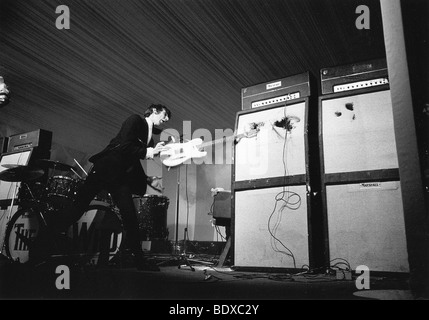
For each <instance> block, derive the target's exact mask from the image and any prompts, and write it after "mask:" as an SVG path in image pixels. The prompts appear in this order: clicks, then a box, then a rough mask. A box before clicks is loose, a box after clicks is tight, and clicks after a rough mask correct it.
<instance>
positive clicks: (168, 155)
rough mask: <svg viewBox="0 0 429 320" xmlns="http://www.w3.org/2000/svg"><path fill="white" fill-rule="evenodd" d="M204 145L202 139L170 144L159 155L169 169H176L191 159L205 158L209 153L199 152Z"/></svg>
mask: <svg viewBox="0 0 429 320" xmlns="http://www.w3.org/2000/svg"><path fill="white" fill-rule="evenodd" d="M202 143H203V140H202V139H200V138H197V139H192V140H191V141H188V142H184V143H169V144H167V145H165V150H164V151H161V152H160V154H159V156H160V159H161V162H162V163H163V164H164V165H166V166H167V167H175V166H178V165H180V164H182V163H184V162H185V161H187V160H189V159H192V158H202V157H205V156H206V155H207V152H206V151H200V150H199V147H200V146H201V144H202Z"/></svg>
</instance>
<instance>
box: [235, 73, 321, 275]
mask: <svg viewBox="0 0 429 320" xmlns="http://www.w3.org/2000/svg"><path fill="white" fill-rule="evenodd" d="M287 80H288V81H282V82H276V81H274V82H270V83H267V84H265V85H264V84H261V85H257V86H254V87H252V90H253V91H252V92H250V91H249V90H247V91H246V94H248V95H247V96H246V100H245V103H246V105H244V104H243V106H244V108H243V109H244V110H242V111H240V112H238V113H237V116H236V123H235V128H236V133H237V135H238V139H236V141H235V143H234V148H233V154H234V165H233V170H232V182H233V183H232V197H233V201H232V213H231V215H232V229H233V232H232V233H233V252H234V254H233V263H234V267H235V268H236V269H240V268H241V269H260V270H263V269H267V268H268V269H272V268H279V269H301V268H302V267H303V266H304V265H305V266H309V265H311V264H312V263H313V258H312V247H313V246H312V235H311V229H312V222H311V220H312V215H311V208H312V205H311V197H310V196H309V194H310V193H309V190H310V189H311V179H310V169H309V168H310V167H311V166H310V164H309V163H310V156H309V139H308V136H309V135H308V133H309V130H314V128H312V127H311V125H309V118H310V116H309V115H310V112H311V111H310V109H311V110H312V112H313V114H314V115H315V116H314V115H313V117H316V118H317V101H315V103H314V104H315V105H314V107H311V105H312V104H313V102H312V101H313V99H312V98H311V97H310V96H308V95H309V92H310V91H309V90H310V89H309V82H308V74H307V75H306V77H304V78H302V77H300V76H295V77H291V78H287ZM304 83H305V85H304ZM275 86H278V88H277V90H275ZM300 86H304V87H305V88H306V90H303V91H299V90H298V91H297V92H300V94H299V95H297V96H295V97H294V95H293V94H292V93H293V92H294V90H296V89H297V88H298V87H300ZM265 88H270V90H271V91H270V92H267V91H265ZM258 90H259V92H258ZM287 91H289V93H290V94H291V97H292V98H290V99H289V98H288V96H287V94H285V92H287ZM252 99H253V100H252ZM316 125H317V122H316ZM315 135H316V136H317V130H316V133H315ZM316 140H317V138H316ZM316 147H318V146H317V142H316ZM316 152H317V153H318V151H317V149H316ZM317 165H318V163H317Z"/></svg>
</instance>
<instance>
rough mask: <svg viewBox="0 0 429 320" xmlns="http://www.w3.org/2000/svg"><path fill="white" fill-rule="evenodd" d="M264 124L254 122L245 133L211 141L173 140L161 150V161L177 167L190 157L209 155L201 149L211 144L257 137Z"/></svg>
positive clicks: (166, 164)
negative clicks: (179, 141)
mask: <svg viewBox="0 0 429 320" xmlns="http://www.w3.org/2000/svg"><path fill="white" fill-rule="evenodd" d="M263 125H264V123H263V122H260V123H252V124H251V125H250V126H249V129H247V130H245V132H244V133H241V134H238V135H232V136H230V137H226V138H222V139H217V140H213V141H209V142H203V140H202V139H200V138H196V139H192V140H190V141H187V142H182V143H176V142H174V141H173V142H172V143H169V144H167V145H165V147H164V148H163V149H164V150H162V151H161V152H160V154H159V157H160V159H161V162H162V163H163V164H164V165H165V166H167V167H175V166H178V165H180V164H182V163H184V162H185V161H187V160H189V159H192V158H203V157H205V156H206V155H207V152H206V151H202V150H201V149H203V148H204V147H207V146H209V145H212V144H216V143H220V142H224V141H227V140H232V139H235V141H236V142H239V141H240V140H241V139H242V138H252V137H255V136H256V135H257V134H258V132H259V130H260V127H261V126H263Z"/></svg>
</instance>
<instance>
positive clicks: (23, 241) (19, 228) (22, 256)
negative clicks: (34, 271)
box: [5, 208, 41, 263]
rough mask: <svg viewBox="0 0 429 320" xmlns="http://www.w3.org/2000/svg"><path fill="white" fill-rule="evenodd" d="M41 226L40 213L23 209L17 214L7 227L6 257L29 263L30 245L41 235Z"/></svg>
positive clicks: (30, 209)
mask: <svg viewBox="0 0 429 320" xmlns="http://www.w3.org/2000/svg"><path fill="white" fill-rule="evenodd" d="M40 226H41V221H40V215H39V212H38V211H36V210H34V209H32V208H23V209H20V210H18V211H17V212H15V214H14V215H13V216H12V218H11V219H10V221H9V223H8V224H7V227H6V233H5V235H6V239H5V247H6V255H7V256H8V257H9V258H10V259H12V260H13V261H15V262H19V263H26V262H28V261H29V243H30V241H32V239H34V238H35V237H37V235H38V234H39V230H40Z"/></svg>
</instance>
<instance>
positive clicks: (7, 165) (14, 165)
mask: <svg viewBox="0 0 429 320" xmlns="http://www.w3.org/2000/svg"><path fill="white" fill-rule="evenodd" d="M1 166H2V167H3V168H7V169H11V168H17V167H20V166H22V165H21V164H13V163H5V164H2V165H1Z"/></svg>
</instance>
